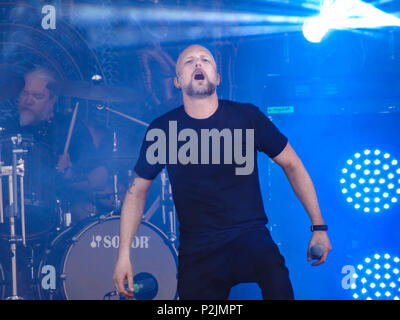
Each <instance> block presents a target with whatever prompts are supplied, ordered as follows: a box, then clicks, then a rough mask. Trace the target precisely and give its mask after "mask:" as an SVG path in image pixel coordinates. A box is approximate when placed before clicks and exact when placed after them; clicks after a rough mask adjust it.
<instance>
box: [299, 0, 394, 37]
mask: <svg viewBox="0 0 400 320" xmlns="http://www.w3.org/2000/svg"><path fill="white" fill-rule="evenodd" d="M388 26H395V27H398V26H400V19H399V18H397V17H395V16H394V15H391V14H388V13H386V12H384V11H382V10H379V9H378V8H375V7H374V6H373V5H371V4H369V3H365V2H363V1H360V0H336V1H335V0H325V1H324V3H323V4H322V6H321V10H320V14H319V16H316V17H311V18H308V19H306V21H305V22H304V26H303V33H304V36H305V37H306V38H307V39H308V40H309V41H311V42H320V41H321V40H322V38H323V37H324V36H325V35H326V34H327V33H328V32H329V31H330V30H334V29H336V30H343V29H347V30H352V29H376V28H381V27H388Z"/></svg>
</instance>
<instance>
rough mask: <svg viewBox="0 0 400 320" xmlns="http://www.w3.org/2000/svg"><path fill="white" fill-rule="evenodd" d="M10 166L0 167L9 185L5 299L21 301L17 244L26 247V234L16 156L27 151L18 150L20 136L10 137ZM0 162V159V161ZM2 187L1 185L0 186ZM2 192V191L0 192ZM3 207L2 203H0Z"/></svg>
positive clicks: (20, 171) (19, 164)
mask: <svg viewBox="0 0 400 320" xmlns="http://www.w3.org/2000/svg"><path fill="white" fill-rule="evenodd" d="M11 142H12V165H11V166H3V165H1V177H3V176H8V183H9V206H8V207H7V208H6V210H5V212H6V216H7V217H8V218H9V222H10V234H9V238H8V241H9V244H10V252H11V277H12V295H11V296H9V297H7V298H6V299H7V300H22V299H23V298H22V297H20V296H18V292H17V291H18V289H17V285H18V284H17V243H18V242H22V244H23V245H24V247H26V233H25V210H24V207H25V205H24V189H23V181H24V180H23V179H24V178H23V177H24V161H23V159H19V160H17V155H18V154H23V153H26V152H27V150H24V149H21V148H18V145H19V144H20V143H21V142H22V137H21V135H19V134H18V135H17V136H12V137H11ZM0 161H1V159H0ZM17 176H19V178H20V179H19V182H20V193H21V209H20V210H19V208H18V192H17V185H18V178H17ZM1 186H2V185H1ZM0 191H1V192H3V191H2V190H0ZM1 200H2V199H1ZM0 206H1V207H3V202H1V203H0ZM18 218H21V230H22V231H21V233H22V236H18V235H17V234H16V231H15V225H16V223H15V222H16V221H15V220H16V219H18Z"/></svg>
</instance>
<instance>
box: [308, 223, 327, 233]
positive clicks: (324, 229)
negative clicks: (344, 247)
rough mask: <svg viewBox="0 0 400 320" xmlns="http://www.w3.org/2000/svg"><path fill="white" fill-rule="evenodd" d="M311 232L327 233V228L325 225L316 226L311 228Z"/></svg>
mask: <svg viewBox="0 0 400 320" xmlns="http://www.w3.org/2000/svg"><path fill="white" fill-rule="evenodd" d="M311 231H312V232H314V231H328V226H327V225H326V224H316V225H312V226H311Z"/></svg>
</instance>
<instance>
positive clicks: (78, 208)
mask: <svg viewBox="0 0 400 320" xmlns="http://www.w3.org/2000/svg"><path fill="white" fill-rule="evenodd" d="M56 80H57V78H56V76H55V75H54V73H53V72H52V71H50V70H48V69H46V68H43V67H36V68H35V69H33V70H31V71H29V72H28V73H27V74H26V75H25V86H24V88H23V89H22V91H21V93H20V95H19V99H18V131H20V132H22V133H32V134H33V135H34V136H35V139H36V140H39V141H40V142H42V143H47V144H48V145H49V146H50V147H51V149H52V152H53V154H54V162H53V167H54V169H55V170H56V171H57V173H58V179H57V191H58V195H59V196H61V198H62V200H66V201H68V202H70V204H71V207H70V209H71V214H72V223H73V224H75V223H77V222H79V221H81V220H82V219H84V218H86V217H88V216H89V215H91V214H93V213H94V212H95V203H94V197H95V196H94V195H95V194H96V192H101V191H102V190H104V189H105V188H106V187H107V185H108V180H109V178H110V175H109V172H108V170H107V167H106V165H105V164H103V163H101V162H99V161H94V160H91V161H87V159H94V158H95V157H94V155H96V159H99V154H98V153H99V151H100V149H101V148H102V147H104V141H106V140H99V139H97V134H98V131H96V130H95V129H94V128H93V127H92V126H91V127H88V126H87V125H85V124H84V123H83V121H81V120H80V119H77V120H76V122H75V125H74V127H73V131H72V136H71V140H70V145H69V148H68V150H67V152H65V153H64V147H65V143H66V139H67V134H68V129H69V126H70V120H69V119H67V118H66V117H65V116H63V115H61V114H59V113H57V112H55V110H54V106H55V104H56V101H57V96H56V95H55V94H54V93H52V92H51V91H50V90H49V89H48V88H47V85H48V83H50V82H53V81H56ZM100 158H101V157H100Z"/></svg>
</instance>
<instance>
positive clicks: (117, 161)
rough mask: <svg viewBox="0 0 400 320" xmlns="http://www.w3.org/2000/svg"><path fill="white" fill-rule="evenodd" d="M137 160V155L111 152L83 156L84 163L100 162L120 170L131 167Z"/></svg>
mask: <svg viewBox="0 0 400 320" xmlns="http://www.w3.org/2000/svg"><path fill="white" fill-rule="evenodd" d="M137 160H138V156H137V155H127V154H114V153H111V154H109V155H100V156H98V157H87V158H85V162H86V163H91V162H95V163H98V162H102V163H105V164H107V165H108V166H110V167H112V168H115V169H121V170H125V169H126V168H133V166H134V165H135V163H136V161H137Z"/></svg>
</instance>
